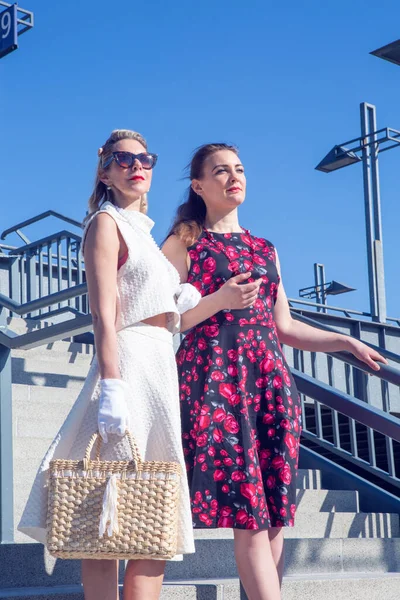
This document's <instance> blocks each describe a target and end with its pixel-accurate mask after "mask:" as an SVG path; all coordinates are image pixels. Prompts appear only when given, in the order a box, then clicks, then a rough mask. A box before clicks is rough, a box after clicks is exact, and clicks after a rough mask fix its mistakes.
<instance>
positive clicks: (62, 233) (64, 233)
mask: <svg viewBox="0 0 400 600" xmlns="http://www.w3.org/2000/svg"><path fill="white" fill-rule="evenodd" d="M62 237H69V238H72V239H74V240H75V242H78V243H79V242H81V241H82V238H81V236H80V235H77V234H76V233H72V232H71V231H67V230H66V229H63V230H62V231H59V232H57V233H54V234H53V235H47V236H46V237H44V238H41V239H40V240H38V241H37V242H29V244H26V245H25V246H20V247H19V248H16V249H15V250H13V251H12V255H13V256H15V255H17V254H24V253H25V252H28V251H29V250H32V249H33V248H37V247H38V246H43V245H44V244H48V243H49V242H54V241H56V240H57V239H60V238H62Z"/></svg>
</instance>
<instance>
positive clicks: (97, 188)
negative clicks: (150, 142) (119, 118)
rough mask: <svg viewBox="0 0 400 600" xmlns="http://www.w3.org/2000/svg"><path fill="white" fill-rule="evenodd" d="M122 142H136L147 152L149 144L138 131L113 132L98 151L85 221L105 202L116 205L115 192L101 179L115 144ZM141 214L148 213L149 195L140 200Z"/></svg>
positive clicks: (117, 130)
mask: <svg viewBox="0 0 400 600" xmlns="http://www.w3.org/2000/svg"><path fill="white" fill-rule="evenodd" d="M120 140H136V141H137V142H139V143H140V144H142V146H143V147H144V148H145V149H146V150H147V142H146V140H145V139H144V137H143V136H142V135H140V133H136V131H131V130H130V129H114V131H112V132H111V135H110V136H109V138H108V139H107V141H106V142H105V144H104V146H102V147H101V148H99V150H98V156H99V162H98V164H97V170H96V179H95V183H94V189H93V192H92V194H91V196H90V198H89V206H88V214H87V216H86V219H85V221H86V220H87V219H88V218H89V217H90V216H91V215H92V214H93V213H95V212H96V211H97V210H98V209H99V208H100V206H101V205H102V204H103V202H106V201H107V200H108V201H109V202H112V203H113V204H115V199H114V193H113V191H112V190H111V189H108V188H107V186H106V184H105V183H103V182H102V181H101V179H100V177H101V175H102V173H103V172H104V171H106V170H107V169H108V168H109V167H105V168H104V167H103V165H104V163H105V162H106V161H107V160H108V159H109V158H110V156H111V155H112V152H113V149H114V144H116V143H117V142H119V141H120ZM140 212H142V213H147V194H143V196H142V197H141V199H140Z"/></svg>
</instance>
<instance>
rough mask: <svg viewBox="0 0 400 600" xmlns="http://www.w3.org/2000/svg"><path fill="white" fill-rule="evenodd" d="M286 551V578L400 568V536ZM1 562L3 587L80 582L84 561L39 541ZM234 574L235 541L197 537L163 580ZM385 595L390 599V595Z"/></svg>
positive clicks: (306, 543) (293, 543)
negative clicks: (59, 554)
mask: <svg viewBox="0 0 400 600" xmlns="http://www.w3.org/2000/svg"><path fill="white" fill-rule="evenodd" d="M285 554H286V561H285V562H286V570H285V574H286V575H287V576H289V575H290V576H294V575H295V576H299V575H308V576H310V577H314V575H315V574H318V575H323V574H326V573H329V574H330V575H333V574H336V575H340V574H342V575H343V574H344V573H366V572H368V573H371V574H372V573H374V574H376V575H377V576H379V575H381V574H383V573H399V571H400V539H399V538H392V539H365V538H362V539H354V538H353V539H303V540H296V539H287V540H286V542H285ZM0 564H1V569H0V590H3V589H6V588H13V589H17V588H20V587H25V586H29V587H43V586H48V587H50V586H51V587H53V586H61V585H78V584H79V583H80V578H81V570H80V561H76V560H55V559H53V558H52V557H50V556H49V555H48V554H47V552H46V551H45V550H44V548H43V546H42V545H41V544H32V543H30V544H3V545H1V546H0ZM21 566H23V568H21ZM236 577H237V571H236V564H235V560H234V555H233V542H232V540H231V539H214V540H211V541H210V540H207V539H197V540H196V553H195V554H193V555H188V556H186V557H185V558H184V560H183V561H182V562H169V563H168V565H167V569H166V575H165V581H166V582H168V583H173V582H177V581H178V582H180V581H188V580H204V579H210V578H214V579H220V578H236ZM386 598H387V599H388V600H389V598H390V600H391V597H390V596H386ZM396 598H397V597H396ZM341 600H342V599H341ZM368 600H370V598H369V599H368ZM380 600H381V599H380Z"/></svg>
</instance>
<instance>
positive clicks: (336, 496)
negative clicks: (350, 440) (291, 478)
mask: <svg viewBox="0 0 400 600" xmlns="http://www.w3.org/2000/svg"><path fill="white" fill-rule="evenodd" d="M31 464H33V462H32V461H31V460H28V459H26V460H25V461H24V463H23V467H24V468H21V467H20V468H19V469H18V468H16V469H15V479H14V522H15V526H16V525H17V524H18V522H19V519H20V518H21V515H22V512H23V510H24V507H25V504H26V502H27V499H28V496H29V492H30V490H31V486H32V483H33V479H34V476H35V474H36V470H37V462H36V461H35V462H34V465H35V468H33V466H32V467H30V465H31ZM297 496H298V498H299V497H301V500H300V503H299V506H298V510H297V514H296V522H297V523H298V526H296V527H295V528H293V529H288V530H287V533H286V538H289V537H296V538H298V537H324V536H326V537H338V534H339V533H340V532H341V531H347V530H350V531H351V532H354V534H355V533H356V531H357V529H356V528H357V527H358V528H359V529H360V527H361V528H362V529H364V521H365V520H366V519H365V517H364V518H361V517H358V516H357V517H356V518H355V517H354V513H355V512H356V507H357V504H358V502H357V493H356V492H348V491H345V492H341V491H336V490H334V491H331V490H329V491H327V490H298V492H297ZM348 509H349V511H348ZM348 512H350V514H348ZM339 513H341V514H344V515H346V516H345V521H344V522H343V521H342V522H340V521H339V522H338V521H337V520H333V521H332V515H334V514H339ZM374 517H375V519H374V520H373V523H374V528H372V531H371V528H367V531H369V532H370V533H371V535H370V536H368V535H362V534H360V535H359V537H382V536H381V535H380V534H381V533H382V532H387V533H388V534H389V537H394V536H395V535H397V530H396V529H395V528H394V527H395V525H394V526H393V524H392V523H391V521H390V519H387V517H386V515H385V516H384V517H383V516H382V518H381V522H382V527H381V529H380V530H378V527H377V522H379V519H378V517H377V516H376V515H374ZM387 520H388V521H389V525H386V521H387ZM331 521H332V522H333V525H332V524H331ZM309 522H313V526H312V528H310V526H309ZM317 528H318V531H317ZM202 531H204V534H203V533H202ZM215 531H216V533H215V534H212V532H209V531H207V530H198V531H196V536H198V537H199V538H201V537H203V535H205V536H206V537H208V535H209V534H212V537H213V535H214V537H218V536H219V535H220V536H221V537H222V538H224V537H229V533H227V531H229V530H215ZM219 531H221V532H222V533H221V534H219ZM309 531H310V532H311V533H310V535H307V533H308V532H309ZM304 532H305V533H306V535H304V536H302V535H301V534H302V533H304ZM313 532H314V533H319V534H320V535H312V533H313ZM353 537H357V536H355V535H353ZM15 541H16V542H18V543H30V542H31V541H32V540H30V539H29V538H28V537H26V536H25V535H23V534H22V533H20V532H19V531H16V532H15Z"/></svg>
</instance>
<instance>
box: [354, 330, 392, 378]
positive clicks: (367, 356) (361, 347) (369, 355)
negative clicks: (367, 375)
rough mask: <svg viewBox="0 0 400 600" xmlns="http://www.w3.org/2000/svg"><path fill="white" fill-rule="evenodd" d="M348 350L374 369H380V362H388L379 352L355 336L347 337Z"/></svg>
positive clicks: (385, 363)
mask: <svg viewBox="0 0 400 600" xmlns="http://www.w3.org/2000/svg"><path fill="white" fill-rule="evenodd" d="M346 350H348V351H349V352H351V353H352V354H354V356H355V357H356V358H358V360H361V361H362V362H363V363H365V364H367V365H368V366H369V367H370V368H371V369H373V370H374V371H379V369H380V365H379V364H378V363H380V362H381V363H383V364H384V365H387V364H388V363H387V360H386V359H385V358H383V356H381V355H380V354H379V352H377V351H376V350H373V349H372V348H370V347H369V346H367V345H366V344H363V343H362V342H360V341H359V340H356V339H354V338H350V337H349V338H347V339H346Z"/></svg>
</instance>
